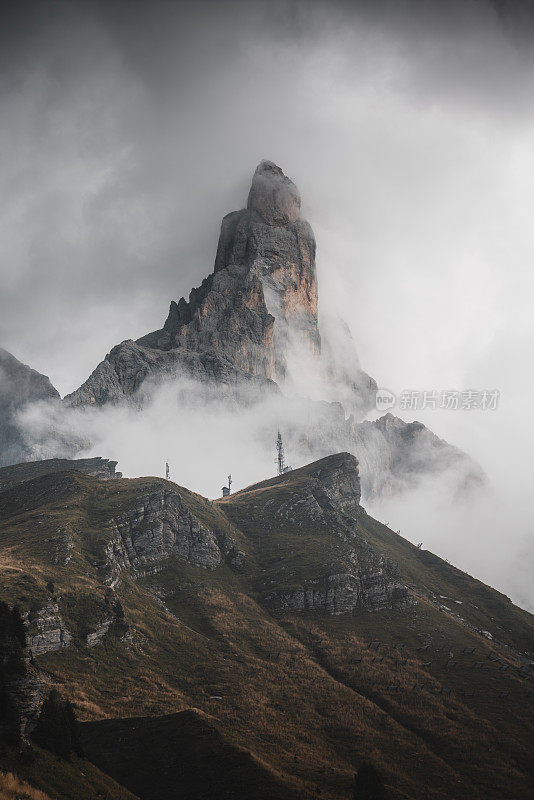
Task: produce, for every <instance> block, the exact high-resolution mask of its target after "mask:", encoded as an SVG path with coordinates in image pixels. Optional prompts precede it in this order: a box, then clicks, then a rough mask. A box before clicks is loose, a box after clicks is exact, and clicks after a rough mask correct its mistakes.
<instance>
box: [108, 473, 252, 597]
mask: <svg viewBox="0 0 534 800" xmlns="http://www.w3.org/2000/svg"><path fill="white" fill-rule="evenodd" d="M109 525H110V528H111V531H112V537H111V539H110V540H109V543H108V544H107V545H106V548H105V561H104V563H103V564H102V568H103V570H104V571H105V572H106V576H105V578H104V580H105V582H106V583H108V584H109V585H111V586H114V585H115V584H116V582H117V579H118V577H119V575H120V573H121V572H122V571H123V570H125V569H131V570H132V571H134V572H135V573H137V574H142V575H145V574H151V573H155V572H158V571H159V569H161V567H162V565H164V564H165V562H166V561H168V559H169V558H177V559H179V560H180V561H185V562H187V563H189V564H193V565H194V566H197V567H204V568H206V569H214V568H215V567H217V566H218V565H219V564H221V562H223V561H226V562H227V563H229V564H230V565H231V566H233V567H234V568H235V569H237V570H238V571H239V570H241V569H242V568H243V562H244V554H243V553H242V552H241V551H239V550H238V549H237V548H236V547H235V545H234V543H233V542H232V541H231V540H230V538H229V537H228V536H227V535H225V534H222V533H221V534H218V533H217V532H214V531H212V530H210V529H209V528H207V527H206V526H205V525H204V524H203V523H202V522H201V521H200V520H199V519H197V518H196V517H195V516H194V515H193V514H192V513H191V512H190V511H189V510H188V509H187V508H186V506H185V504H184V502H183V500H182V498H181V497H180V495H179V494H178V493H177V492H174V491H172V490H168V489H164V488H162V487H161V485H156V486H155V487H154V491H152V492H150V493H149V494H147V495H145V496H142V497H140V498H138V500H137V504H136V506H135V507H134V508H131V509H130V510H128V511H126V512H124V513H123V514H121V515H120V516H118V517H115V518H113V519H112V520H110V522H109Z"/></svg>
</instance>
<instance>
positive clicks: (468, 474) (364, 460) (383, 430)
mask: <svg viewBox="0 0 534 800" xmlns="http://www.w3.org/2000/svg"><path fill="white" fill-rule="evenodd" d="M353 435H354V439H355V445H356V449H357V452H358V453H359V455H360V459H361V464H362V489H363V492H364V495H365V497H366V499H368V500H372V499H374V498H376V497H387V496H392V495H394V494H399V493H401V492H403V491H405V490H407V489H414V488H415V487H416V486H417V484H418V482H419V481H420V480H421V479H423V478H428V477H432V476H439V475H441V476H443V475H445V474H446V473H449V475H450V477H451V479H452V480H451V484H450V485H451V491H452V492H454V494H455V496H457V497H458V496H461V495H462V494H464V493H465V494H467V493H468V492H470V491H472V490H473V489H475V488H477V487H478V488H481V487H482V486H483V485H484V484H485V481H486V478H485V475H484V473H483V471H482V469H481V468H480V467H479V466H478V464H476V463H475V462H474V461H473V460H472V459H471V458H470V457H469V456H468V455H466V454H465V453H464V452H463V451H462V450H459V449H458V448H457V447H453V446H452V445H450V444H449V443H448V442H445V441H444V440H443V439H440V438H439V437H438V436H436V435H435V434H434V433H432V431H430V430H429V429H428V428H427V427H426V426H425V425H423V424H422V423H421V422H409V423H408V422H404V420H402V419H400V418H399V417H395V416H394V415H393V414H385V415H384V416H383V417H380V418H379V419H377V420H375V421H373V422H369V421H365V422H362V423H360V424H359V425H356V426H354V428H353Z"/></svg>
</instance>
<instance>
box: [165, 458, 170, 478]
mask: <svg viewBox="0 0 534 800" xmlns="http://www.w3.org/2000/svg"><path fill="white" fill-rule="evenodd" d="M170 477H171V470H170V468H169V462H168V461H166V462H165V479H166V480H169V479H170Z"/></svg>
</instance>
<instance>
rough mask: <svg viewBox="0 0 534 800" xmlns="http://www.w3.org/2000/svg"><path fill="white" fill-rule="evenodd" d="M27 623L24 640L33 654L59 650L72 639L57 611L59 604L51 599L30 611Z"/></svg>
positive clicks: (37, 654) (38, 654)
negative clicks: (27, 627) (27, 630)
mask: <svg viewBox="0 0 534 800" xmlns="http://www.w3.org/2000/svg"><path fill="white" fill-rule="evenodd" d="M27 623H28V625H29V632H28V634H27V637H26V641H27V643H28V647H29V649H30V650H31V651H32V653H33V655H34V656H40V655H42V654H43V653H50V652H53V651H54V650H61V649H62V648H64V647H68V646H69V644H70V643H71V641H72V636H71V634H70V633H69V631H68V630H67V628H66V627H65V623H64V622H63V619H62V617H61V614H60V613H59V606H58V604H57V603H55V602H54V601H52V600H51V601H49V602H48V603H47V604H46V605H45V606H44V607H43V608H41V609H39V610H38V611H35V612H30V614H29V615H28V616H27ZM32 631H35V632H32Z"/></svg>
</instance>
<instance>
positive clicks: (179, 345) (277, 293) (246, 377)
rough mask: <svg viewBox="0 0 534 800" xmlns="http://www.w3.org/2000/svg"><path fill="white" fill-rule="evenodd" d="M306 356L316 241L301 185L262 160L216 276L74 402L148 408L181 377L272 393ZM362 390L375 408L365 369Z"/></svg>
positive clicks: (316, 342) (316, 351)
mask: <svg viewBox="0 0 534 800" xmlns="http://www.w3.org/2000/svg"><path fill="white" fill-rule="evenodd" d="M301 352H302V353H305V354H306V356H307V357H311V358H317V359H319V358H320V352H321V337H320V334H319V325H318V313H317V276H316V269H315V238H314V235H313V231H312V229H311V227H310V225H309V224H308V223H307V222H306V221H305V220H303V219H301V218H300V195H299V192H298V189H297V187H296V186H295V185H294V183H293V182H292V181H291V180H290V179H289V178H287V177H286V176H285V175H284V173H283V172H282V170H281V169H280V167H278V166H276V164H273V163H272V162H271V161H262V162H261V163H260V165H259V166H258V168H257V169H256V172H255V173H254V176H253V179H252V185H251V188H250V193H249V197H248V201H247V207H246V208H245V209H242V210H241V211H234V212H232V213H230V214H228V215H227V216H226V217H225V218H224V219H223V222H222V225H221V233H220V237H219V244H218V247H217V254H216V257H215V267H214V271H213V273H212V274H211V275H209V276H208V277H207V278H206V279H205V280H204V281H203V282H202V284H201V285H200V287H198V288H197V289H193V290H192V291H191V293H190V295H189V300H188V301H186V300H185V298H183V297H182V298H181V299H180V300H179V301H178V302H175V301H174V300H173V301H172V303H171V306H170V310H169V315H168V317H167V320H166V322H165V324H164V325H163V328H161V329H160V330H158V331H154V332H153V333H150V334H148V335H147V336H144V337H142V338H141V339H139V340H138V341H137V342H133V341H131V340H130V341H126V342H123V343H122V344H120V345H118V346H117V347H115V348H113V350H112V351H111V352H110V353H109V354H108V355H107V356H106V358H105V360H104V361H103V362H102V363H101V364H99V365H98V367H97V368H96V370H95V371H94V372H93V374H92V375H91V376H90V377H89V379H88V380H87V381H86V382H85V383H84V384H83V386H81V387H80V389H78V390H77V391H76V392H74V393H73V394H71V395H69V396H68V397H67V398H66V401H67V403H69V404H70V405H85V404H96V405H101V404H104V403H108V402H111V403H120V402H123V401H125V400H130V401H132V400H134V401H138V402H142V399H143V392H145V393H146V392H148V393H149V392H150V390H151V384H152V382H156V383H158V382H161V381H162V380H165V379H168V378H170V377H173V376H176V375H185V376H188V377H193V378H195V379H196V380H201V381H215V382H217V383H218V384H219V385H221V386H224V385H226V386H231V387H235V386H237V385H238V384H243V383H245V385H249V386H250V385H252V387H253V388H256V389H260V390H261V391H263V390H264V389H266V388H268V389H271V390H272V389H274V388H275V384H277V383H280V382H283V381H284V380H285V379H286V377H287V371H288V361H289V360H290V359H291V358H292V357H293V358H298V356H299V354H300V353H301ZM330 360H331V359H330ZM353 384H354V386H355V396H356V397H357V403H356V405H357V406H358V407H359V408H360V409H361V408H363V407H365V408H368V407H369V405H370V404H371V403H372V399H373V397H374V390H375V389H376V384H375V383H374V382H373V381H372V380H371V379H370V378H369V377H368V376H366V375H365V373H363V372H362V371H361V370H359V369H358V371H357V372H356V374H355V375H354V376H353Z"/></svg>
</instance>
